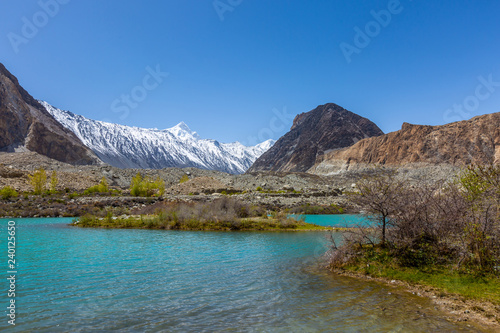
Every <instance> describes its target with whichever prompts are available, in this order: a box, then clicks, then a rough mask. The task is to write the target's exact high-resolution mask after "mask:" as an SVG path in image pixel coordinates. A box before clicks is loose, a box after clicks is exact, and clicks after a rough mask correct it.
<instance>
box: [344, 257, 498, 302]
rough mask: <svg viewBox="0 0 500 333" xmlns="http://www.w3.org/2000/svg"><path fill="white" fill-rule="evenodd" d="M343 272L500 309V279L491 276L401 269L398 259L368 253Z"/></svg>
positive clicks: (437, 268)
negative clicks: (429, 289) (420, 287)
mask: <svg viewBox="0 0 500 333" xmlns="http://www.w3.org/2000/svg"><path fill="white" fill-rule="evenodd" d="M343 268H344V269H345V270H348V271H353V272H358V273H362V274H365V275H370V276H372V277H382V278H387V279H394V280H401V281H406V282H410V283H413V284H419V285H423V286H429V287H434V288H436V289H438V290H440V291H442V292H444V293H446V294H457V295H460V296H463V297H465V298H468V299H474V300H478V301H489V302H492V303H495V304H498V305H500V277H499V276H495V275H491V274H490V275H485V274H474V273H471V272H462V271H457V270H454V269H452V268H451V267H448V266H426V267H419V268H414V267H402V266H401V265H399V264H398V263H397V262H396V260H395V258H392V257H390V256H389V255H387V253H385V252H384V251H380V250H378V251H368V252H367V253H366V255H365V256H363V257H359V258H357V260H356V261H355V262H354V263H351V264H349V265H346V266H344V267H343Z"/></svg>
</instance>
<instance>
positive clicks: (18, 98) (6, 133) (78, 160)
mask: <svg viewBox="0 0 500 333" xmlns="http://www.w3.org/2000/svg"><path fill="white" fill-rule="evenodd" d="M26 150H29V151H34V152H37V153H39V154H42V155H45V156H47V157H50V158H53V159H55V160H58V161H61V162H66V163H71V164H96V163H99V159H98V158H97V156H96V155H95V154H94V153H93V152H92V151H91V150H90V149H89V148H87V147H86V146H85V145H83V143H82V142H81V141H80V140H79V139H78V138H77V137H76V136H75V135H74V134H73V133H72V132H70V131H68V130H67V129H65V128H64V127H63V126H62V125H61V124H59V123H58V122H57V121H56V120H55V119H54V118H53V117H52V116H51V115H50V114H49V113H48V112H47V111H46V110H45V108H44V107H43V106H42V105H40V103H38V102H37V101H36V100H35V99H34V98H33V97H32V96H31V95H30V94H29V93H28V92H27V91H26V90H24V89H23V88H22V87H21V86H20V85H19V82H18V80H17V78H16V77H15V76H14V75H12V74H11V73H10V72H9V71H8V70H7V69H6V68H5V66H4V65H3V64H1V63H0V151H6V152H15V151H26Z"/></svg>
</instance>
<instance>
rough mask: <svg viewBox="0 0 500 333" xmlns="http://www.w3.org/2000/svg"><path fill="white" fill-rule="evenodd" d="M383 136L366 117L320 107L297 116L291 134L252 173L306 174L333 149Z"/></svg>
mask: <svg viewBox="0 0 500 333" xmlns="http://www.w3.org/2000/svg"><path fill="white" fill-rule="evenodd" d="M382 134H384V133H383V132H382V131H381V130H380V128H378V127H377V125H375V124H374V123H373V122H371V121H370V120H368V119H366V118H363V117H361V116H358V115H357V114H355V113H352V112H350V111H347V110H346V109H344V108H342V107H340V106H338V105H336V104H333V103H329V104H325V105H320V106H318V107H317V108H316V109H314V110H312V111H309V112H306V113H302V114H299V115H297V116H296V117H295V119H294V120H293V125H292V127H291V129H290V131H289V132H288V133H286V134H285V135H284V136H282V137H281V138H280V139H279V140H278V141H277V142H276V143H275V144H274V146H273V147H272V148H271V149H269V150H268V151H267V152H266V153H264V154H263V155H262V156H261V157H259V159H257V161H256V162H255V163H254V164H253V165H252V167H251V168H250V169H249V170H248V172H254V171H296V172H305V171H307V170H308V169H309V168H311V167H312V166H313V165H314V164H315V162H316V160H317V158H318V157H320V156H322V155H323V154H325V153H327V152H328V151H330V150H332V149H338V148H343V147H348V146H351V145H353V144H354V143H356V142H357V141H359V140H361V139H364V138H368V137H372V136H377V135H382Z"/></svg>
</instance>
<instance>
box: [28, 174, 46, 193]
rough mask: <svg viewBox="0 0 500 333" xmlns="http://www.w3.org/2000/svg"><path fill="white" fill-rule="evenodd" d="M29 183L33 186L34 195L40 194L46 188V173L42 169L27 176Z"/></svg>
mask: <svg viewBox="0 0 500 333" xmlns="http://www.w3.org/2000/svg"><path fill="white" fill-rule="evenodd" d="M29 178H30V183H31V185H32V186H33V193H34V194H42V193H43V192H44V191H45V187H46V186H47V173H46V172H45V170H44V169H43V168H40V169H38V170H36V171H35V172H34V173H33V175H30V176H29Z"/></svg>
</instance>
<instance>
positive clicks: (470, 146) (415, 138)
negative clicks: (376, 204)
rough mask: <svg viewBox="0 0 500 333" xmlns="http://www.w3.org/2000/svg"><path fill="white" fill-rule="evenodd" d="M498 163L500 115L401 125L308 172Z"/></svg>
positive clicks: (320, 162)
mask: <svg viewBox="0 0 500 333" xmlns="http://www.w3.org/2000/svg"><path fill="white" fill-rule="evenodd" d="M499 162H500V113H492V114H486V115H482V116H477V117H474V118H472V119H470V120H464V121H459V122H454V123H450V124H446V125H441V126H424V125H411V124H408V123H404V124H403V126H402V128H401V130H399V131H396V132H392V133H388V134H385V135H382V136H379V137H374V138H368V139H364V140H361V141H359V142H357V143H356V144H354V145H352V146H351V147H348V148H344V149H341V150H337V151H332V152H329V153H327V154H325V155H324V156H322V157H321V158H319V159H318V161H317V163H316V164H315V165H314V166H313V167H312V168H311V169H310V170H309V172H312V173H317V174H329V173H336V172H339V171H342V170H353V169H356V168H360V167H363V166H366V165H377V164H378V165H387V166H409V165H422V164H433V165H438V164H439V165H443V164H448V165H454V166H463V165H467V164H470V163H478V164H486V163H499Z"/></svg>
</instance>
